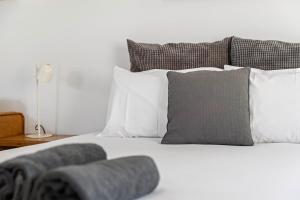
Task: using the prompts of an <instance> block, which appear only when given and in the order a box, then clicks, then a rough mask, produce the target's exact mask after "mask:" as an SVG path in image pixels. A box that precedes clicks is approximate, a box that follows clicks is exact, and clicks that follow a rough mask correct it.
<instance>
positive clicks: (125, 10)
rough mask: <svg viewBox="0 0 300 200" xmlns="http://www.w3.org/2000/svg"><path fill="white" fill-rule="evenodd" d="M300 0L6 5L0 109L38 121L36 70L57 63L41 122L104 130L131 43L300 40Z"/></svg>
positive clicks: (0, 37) (0, 4) (1, 21)
mask: <svg viewBox="0 0 300 200" xmlns="http://www.w3.org/2000/svg"><path fill="white" fill-rule="evenodd" d="M299 8H300V1H299V0H285V1H282V0H247V1H246V0H225V1H224V0H0V111H8V110H16V111H22V112H24V113H25V114H26V117H27V118H26V119H27V130H28V131H30V130H32V125H33V120H34V119H35V107H34V105H35V96H34V94H35V93H34V91H35V90H34V81H33V77H34V66H35V64H36V63H51V64H53V65H54V66H55V67H56V77H55V79H54V80H53V81H52V82H51V83H50V84H49V85H46V86H43V94H42V101H43V105H42V107H43V108H42V109H43V110H42V117H43V124H44V125H45V126H46V128H47V129H48V130H50V131H51V132H57V133H60V134H65V133H67V134H74V133H76V134H80V133H86V132H92V131H100V130H102V128H103V127H104V124H105V123H104V121H105V114H106V106H107V99H108V93H109V85H110V79H111V74H112V68H113V66H114V65H121V66H123V67H126V68H128V67H129V60H128V54H127V47H126V41H125V39H126V38H132V39H134V40H137V41H144V42H160V43H164V42H170V41H172V42H178V41H186V42H200V41H213V40H218V39H222V38H223V37H225V36H230V35H238V36H243V37H250V38H259V39H280V40H286V41H295V42H296V41H298V42H300V23H299V22H300V12H299Z"/></svg>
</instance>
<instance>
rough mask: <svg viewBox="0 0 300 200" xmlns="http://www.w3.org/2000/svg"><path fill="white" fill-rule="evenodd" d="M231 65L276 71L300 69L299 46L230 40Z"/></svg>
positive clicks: (235, 38) (276, 42)
mask: <svg viewBox="0 0 300 200" xmlns="http://www.w3.org/2000/svg"><path fill="white" fill-rule="evenodd" d="M231 61H232V65H235V66H242V67H253V68H258V69H263V70H277V69H289V68H298V67H300V44H299V43H287V42H280V41H274V40H267V41H261V40H251V39H242V38H238V37H233V38H232V46H231Z"/></svg>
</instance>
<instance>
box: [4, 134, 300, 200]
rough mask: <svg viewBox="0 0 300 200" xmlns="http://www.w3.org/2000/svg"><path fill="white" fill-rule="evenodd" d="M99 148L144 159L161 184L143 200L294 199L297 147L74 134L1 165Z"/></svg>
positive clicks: (298, 185)
mask: <svg viewBox="0 0 300 200" xmlns="http://www.w3.org/2000/svg"><path fill="white" fill-rule="evenodd" d="M85 142H92V143H97V144H100V145H102V146H103V147H104V148H105V150H106V151H107V153H108V156H109V158H116V157H120V156H128V155H149V156H151V157H153V158H154V160H155V161H156V163H157V166H158V168H159V170H160V174H161V181H160V184H159V186H158V188H157V189H156V191H155V192H154V193H152V194H151V195H149V196H147V197H145V198H143V199H145V200H148V199H149V200H193V199H195V200H200V199H201V200H260V199H261V200H294V199H295V200H296V199H297V200H298V199H299V198H300V145H297V144H261V145H256V146H254V147H234V146H216V145H161V144H159V142H160V140H159V139H149V138H147V139H146V138H143V139H124V138H102V137H96V136H94V135H85V136H78V137H73V138H68V139H65V140H61V141H56V142H51V143H47V144H42V145H35V146H31V147H23V148H19V149H13V150H8V151H2V152H0V161H4V160H6V159H9V158H12V157H15V156H17V155H22V154H25V153H31V152H34V151H37V150H40V149H45V148H47V147H50V146H55V145H58V144H62V143H85Z"/></svg>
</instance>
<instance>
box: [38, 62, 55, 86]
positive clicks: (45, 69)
mask: <svg viewBox="0 0 300 200" xmlns="http://www.w3.org/2000/svg"><path fill="white" fill-rule="evenodd" d="M53 73H54V72H53V67H52V66H51V65H49V64H47V65H43V66H40V67H37V77H36V78H37V80H38V81H39V82H41V83H48V82H49V81H51V79H52V77H53Z"/></svg>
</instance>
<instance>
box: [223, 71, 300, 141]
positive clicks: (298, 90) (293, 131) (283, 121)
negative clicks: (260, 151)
mask: <svg viewBox="0 0 300 200" xmlns="http://www.w3.org/2000/svg"><path fill="white" fill-rule="evenodd" d="M237 68H238V67H233V66H225V70H232V69H237ZM249 92H250V100H249V103H250V115H251V132H252V136H253V139H254V141H255V142H256V143H263V142H289V143H300V69H285V70H274V71H264V70H259V69H251V73H250V89H249Z"/></svg>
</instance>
